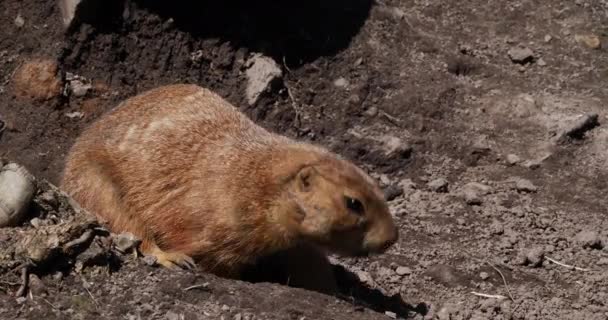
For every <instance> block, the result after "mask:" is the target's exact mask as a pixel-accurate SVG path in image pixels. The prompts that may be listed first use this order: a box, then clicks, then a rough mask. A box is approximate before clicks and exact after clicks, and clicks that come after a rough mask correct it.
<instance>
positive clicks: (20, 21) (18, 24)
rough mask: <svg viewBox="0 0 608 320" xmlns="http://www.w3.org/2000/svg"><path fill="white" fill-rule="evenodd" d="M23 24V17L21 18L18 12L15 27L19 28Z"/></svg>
mask: <svg viewBox="0 0 608 320" xmlns="http://www.w3.org/2000/svg"><path fill="white" fill-rule="evenodd" d="M24 25H25V19H23V17H22V16H21V15H20V14H18V15H17V17H16V18H15V26H16V27H17V28H21V27H23V26H24Z"/></svg>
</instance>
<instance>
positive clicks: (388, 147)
mask: <svg viewBox="0 0 608 320" xmlns="http://www.w3.org/2000/svg"><path fill="white" fill-rule="evenodd" d="M380 141H381V142H382V144H383V147H384V148H383V149H384V155H385V156H387V157H394V156H398V157H403V158H408V157H409V156H410V155H411V153H412V148H411V147H410V145H408V144H407V143H405V142H403V140H401V139H399V138H397V137H394V136H390V135H385V136H383V137H381V138H380Z"/></svg>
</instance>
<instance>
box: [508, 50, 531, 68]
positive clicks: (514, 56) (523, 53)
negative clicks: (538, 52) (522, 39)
mask: <svg viewBox="0 0 608 320" xmlns="http://www.w3.org/2000/svg"><path fill="white" fill-rule="evenodd" d="M507 53H508V55H509V58H511V61H513V62H514V63H518V64H526V63H528V62H532V61H533V60H534V52H533V51H532V50H531V49H530V48H527V47H515V48H511V49H509V51H508V52H507Z"/></svg>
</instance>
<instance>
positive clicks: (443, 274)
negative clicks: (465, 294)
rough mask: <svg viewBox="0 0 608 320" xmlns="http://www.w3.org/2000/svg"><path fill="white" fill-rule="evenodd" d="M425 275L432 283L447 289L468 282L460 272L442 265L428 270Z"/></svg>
mask: <svg viewBox="0 0 608 320" xmlns="http://www.w3.org/2000/svg"><path fill="white" fill-rule="evenodd" d="M427 275H429V276H430V277H431V279H433V280H434V281H436V282H439V283H441V284H444V285H446V286H449V287H454V286H458V285H464V284H465V283H464V282H468V281H466V278H465V277H464V276H463V275H462V272H461V271H460V270H458V269H456V268H454V267H452V266H448V265H444V264H438V265H436V266H434V267H431V268H429V270H428V271H427Z"/></svg>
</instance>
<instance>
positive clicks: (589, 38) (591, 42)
mask: <svg viewBox="0 0 608 320" xmlns="http://www.w3.org/2000/svg"><path fill="white" fill-rule="evenodd" d="M574 39H575V40H576V41H577V42H578V43H580V44H583V45H585V46H587V47H588V48H589V49H599V48H600V47H601V46H602V42H601V40H600V37H598V36H597V35H594V34H577V35H575V36H574Z"/></svg>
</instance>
